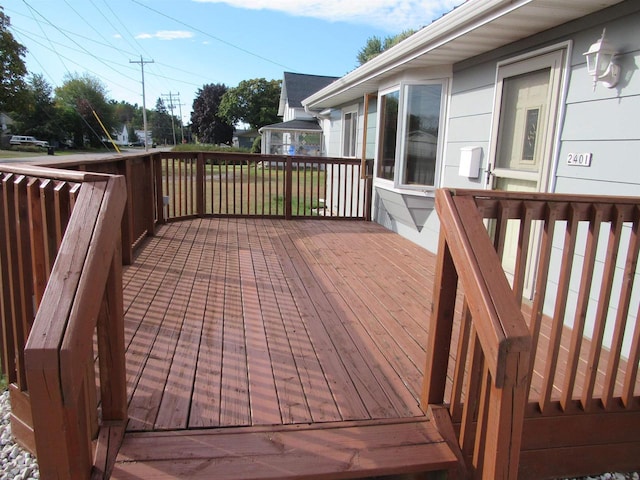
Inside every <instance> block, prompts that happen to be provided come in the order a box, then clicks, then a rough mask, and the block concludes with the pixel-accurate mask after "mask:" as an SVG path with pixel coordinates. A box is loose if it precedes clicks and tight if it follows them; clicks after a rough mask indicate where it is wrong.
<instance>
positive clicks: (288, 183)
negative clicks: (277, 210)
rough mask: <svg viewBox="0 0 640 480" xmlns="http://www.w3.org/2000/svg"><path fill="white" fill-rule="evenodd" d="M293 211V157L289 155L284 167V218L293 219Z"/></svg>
mask: <svg viewBox="0 0 640 480" xmlns="http://www.w3.org/2000/svg"><path fill="white" fill-rule="evenodd" d="M292 212H293V159H292V158H291V157H287V158H286V161H285V167H284V218H285V219H286V220H291V218H292Z"/></svg>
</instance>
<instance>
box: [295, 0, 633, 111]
mask: <svg viewBox="0 0 640 480" xmlns="http://www.w3.org/2000/svg"><path fill="white" fill-rule="evenodd" d="M621 1H622V0H520V1H514V0H469V1H467V2H466V3H464V4H463V5H461V6H460V7H458V8H456V9H455V10H453V11H452V12H450V13H449V14H447V15H445V16H443V17H442V18H440V19H439V20H436V21H435V22H433V23H432V24H431V25H429V26H427V27H425V28H423V29H422V30H420V31H419V32H418V33H416V34H414V35H413V36H411V37H409V38H408V39H407V40H405V41H403V42H401V43H400V44H398V45H396V46H395V47H393V48H391V49H389V50H387V51H386V52H384V53H382V54H380V55H379V56H378V57H376V58H374V59H373V60H370V61H369V62H367V63H366V64H364V65H362V66H361V67H359V68H357V69H356V70H354V71H352V72H350V73H348V74H347V75H345V76H344V77H342V78H340V79H338V80H336V81H335V82H333V83H332V84H330V85H328V86H327V87H325V88H323V89H322V90H320V91H318V92H316V93H315V94H313V95H311V96H310V97H308V98H306V99H305V100H303V102H302V103H303V105H305V106H306V107H308V108H309V109H311V110H323V109H326V108H331V107H335V106H338V105H341V104H343V103H346V102H350V101H353V100H354V99H357V98H361V97H363V96H364V95H365V94H367V93H372V92H376V91H377V90H378V85H379V84H380V83H381V81H383V80H384V79H385V78H387V77H389V76H391V75H394V74H395V73H396V72H398V71H399V70H400V69H401V70H405V69H414V68H428V67H438V66H443V65H444V66H447V65H453V64H455V63H457V62H460V61H462V60H466V59H468V58H472V57H475V56H476V55H480V54H483V53H487V52H490V51H492V50H495V49H497V48H500V47H502V46H505V45H508V44H510V43H513V42H515V41H518V40H522V39H525V38H527V37H530V36H532V35H535V34H537V33H540V32H542V31H544V30H548V29H550V28H553V27H557V26H559V25H562V24H563V23H566V22H569V21H571V20H575V19H577V18H580V17H583V16H585V15H589V14H591V13H594V12H597V11H598V10H602V9H604V8H606V7H609V6H611V5H614V4H616V3H620V2H621Z"/></svg>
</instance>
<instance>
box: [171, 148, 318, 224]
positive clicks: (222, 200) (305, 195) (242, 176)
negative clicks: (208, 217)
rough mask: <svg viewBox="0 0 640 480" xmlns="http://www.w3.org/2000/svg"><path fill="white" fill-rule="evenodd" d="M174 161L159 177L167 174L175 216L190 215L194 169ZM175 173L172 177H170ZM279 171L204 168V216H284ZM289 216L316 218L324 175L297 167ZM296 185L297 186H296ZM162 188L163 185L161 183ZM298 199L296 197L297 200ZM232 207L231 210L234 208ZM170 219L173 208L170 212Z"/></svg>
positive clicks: (252, 166)
mask: <svg viewBox="0 0 640 480" xmlns="http://www.w3.org/2000/svg"><path fill="white" fill-rule="evenodd" d="M192 166H193V165H191V164H189V162H181V161H178V162H176V163H175V167H169V168H168V169H167V168H166V165H163V176H164V177H166V175H167V173H168V174H169V177H170V180H169V190H170V191H169V192H166V191H165V193H164V194H165V195H166V194H169V195H170V196H171V197H172V201H173V202H178V203H176V204H175V208H176V212H175V215H176V216H181V215H189V214H192V213H194V212H193V211H192V210H191V209H190V208H189V207H188V204H189V205H192V204H193V203H194V201H193V196H194V191H193V185H194V183H193V182H194V180H195V166H193V169H192V168H191V167H192ZM174 172H175V177H173V174H174ZM284 176H285V174H284V171H283V170H282V169H277V168H272V169H263V168H261V167H259V168H256V167H255V166H254V165H251V166H247V165H210V164H209V165H206V166H205V195H204V201H205V205H204V207H205V213H207V214H210V213H213V214H233V213H238V214H250V215H256V214H257V215H260V214H263V213H264V214H266V215H284V214H285V207H284V198H283V196H284V190H285V179H284ZM292 176H293V178H292V183H293V191H292V194H293V195H292V196H293V198H292V213H293V215H295V216H299V215H304V216H307V215H317V212H315V211H314V209H317V208H318V207H319V206H321V205H319V201H318V200H319V197H320V198H322V197H324V196H325V187H324V182H325V172H324V171H318V170H313V171H312V170H311V169H304V168H300V169H299V170H294V171H293V175H292ZM298 182H299V183H300V187H298ZM163 185H164V188H165V189H166V183H164V182H163ZM298 196H299V198H298ZM234 205H235V209H234ZM170 213H171V216H173V205H172V207H171V209H170Z"/></svg>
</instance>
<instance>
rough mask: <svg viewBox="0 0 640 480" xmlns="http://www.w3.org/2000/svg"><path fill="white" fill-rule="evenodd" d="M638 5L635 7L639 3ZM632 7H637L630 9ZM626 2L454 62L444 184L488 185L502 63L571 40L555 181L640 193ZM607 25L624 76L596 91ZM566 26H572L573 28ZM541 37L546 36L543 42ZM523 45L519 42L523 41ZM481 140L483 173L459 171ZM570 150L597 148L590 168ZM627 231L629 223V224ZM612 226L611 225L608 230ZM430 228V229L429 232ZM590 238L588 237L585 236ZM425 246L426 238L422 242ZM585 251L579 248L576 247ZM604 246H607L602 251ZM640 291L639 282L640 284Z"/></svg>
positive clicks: (591, 190) (634, 46)
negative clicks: (464, 155)
mask: <svg viewBox="0 0 640 480" xmlns="http://www.w3.org/2000/svg"><path fill="white" fill-rule="evenodd" d="M630 7H631V8H630ZM634 9H635V10H636V11H635V12H633V10H634ZM630 10H631V13H630ZM637 10H638V9H637V7H633V6H632V5H631V2H627V3H626V4H624V5H623V6H622V7H621V8H619V9H618V8H615V7H614V8H611V9H608V11H607V12H606V14H605V15H600V14H596V15H592V16H590V17H586V18H584V19H580V20H578V21H577V22H572V23H571V24H568V25H566V26H563V27H560V28H557V29H554V30H553V31H548V32H544V33H543V34H541V35H539V36H537V37H533V38H530V39H527V40H525V41H523V42H518V43H516V44H513V45H510V46H508V47H507V48H505V49H501V50H500V51H496V52H494V54H493V55H491V54H488V55H485V56H483V58H482V59H475V60H471V61H467V62H464V64H462V65H458V66H457V68H456V66H454V76H453V80H452V91H451V92H452V93H451V99H450V104H449V116H448V123H447V143H446V146H445V155H444V162H445V164H444V172H443V177H442V180H443V183H442V184H443V186H446V187H455V188H483V185H484V178H482V177H483V176H484V171H485V169H486V167H487V163H488V154H489V145H490V141H491V128H492V121H493V108H494V96H495V76H496V71H497V64H498V62H499V61H501V60H506V59H509V58H513V57H516V56H518V55H522V54H525V53H529V52H535V51H536V50H539V49H540V48H543V47H546V46H550V45H556V44H559V43H561V42H566V41H570V42H571V57H570V62H569V69H568V72H567V75H568V77H567V88H566V92H564V96H563V99H564V103H563V104H562V106H561V112H560V116H559V117H560V118H559V122H558V128H559V130H558V132H559V133H558V135H557V140H558V145H557V150H556V151H557V156H556V158H552V159H550V161H551V164H550V165H551V170H550V177H551V178H550V183H549V185H550V187H551V191H555V192H558V193H578V194H590V195H591V194H594V195H598V194H602V195H628V196H638V195H640V153H639V152H640V150H639V149H640V70H639V67H638V66H640V28H639V27H640V12H638V11H637ZM604 27H606V28H607V31H606V35H607V39H608V40H609V42H610V43H611V44H612V45H614V46H615V47H616V48H617V49H618V51H619V55H618V57H617V61H618V63H619V64H620V65H621V67H622V74H621V75H622V78H621V80H620V83H619V85H618V86H617V87H615V88H613V89H609V88H606V87H604V86H603V85H601V84H598V86H597V88H596V90H595V92H594V91H593V84H592V81H591V79H590V78H589V76H588V75H587V69H586V61H585V58H584V56H583V52H585V51H587V50H588V49H589V46H590V45H591V44H592V43H594V42H595V41H597V40H598V38H599V37H600V35H601V34H602V29H603V28H604ZM567 32H572V33H571V34H567ZM536 38H538V39H539V41H536ZM520 45H521V46H522V48H519V46H520ZM464 146H480V147H482V149H483V158H482V168H481V178H478V179H467V178H464V177H460V176H459V174H458V166H459V160H460V148H461V147H464ZM569 153H591V154H592V161H591V166H590V167H578V166H569V165H567V155H568V154H569ZM625 229H626V230H628V229H629V227H627V226H625ZM604 230H606V229H604ZM423 233H424V231H423ZM606 235H607V232H606V231H604V232H603V233H602V238H601V248H602V250H603V251H606ZM582 241H584V240H582ZM420 243H421V244H423V245H426V244H427V242H425V241H424V240H423V241H421V242H420ZM562 243H563V234H562V233H558V234H557V235H556V238H555V239H554V245H556V248H555V250H554V254H553V255H554V257H553V260H552V261H551V264H550V272H549V281H548V283H549V287H548V290H547V291H548V292H550V294H548V295H547V298H546V302H545V307H544V309H545V312H546V313H552V312H553V309H554V303H555V298H554V295H553V294H552V292H555V291H557V287H558V278H559V274H560V272H559V268H560V259H561V250H560V248H561V246H562ZM577 251H578V252H579V251H580V250H579V247H578V249H577ZM602 255H603V253H600V257H602ZM624 257H625V256H624V254H622V255H620V256H619V258H618V269H617V274H616V276H615V281H614V292H615V288H616V287H618V286H619V284H620V279H621V276H622V272H623V266H624V261H625V258H624ZM581 263H582V259H581V258H580V257H578V258H577V260H576V263H575V265H574V269H573V271H574V272H575V276H574V278H572V280H571V282H570V287H571V293H570V295H569V301H568V313H567V316H566V322H567V323H568V324H571V323H572V319H573V317H574V312H573V311H572V309H574V308H575V301H576V296H577V293H576V292H577V286H578V283H579V273H580V271H581ZM602 265H603V263H602V259H600V261H598V262H597V265H596V269H595V272H594V275H593V279H594V285H599V283H600V282H601V278H602ZM636 290H638V289H636ZM639 297H640V292H638V291H635V292H634V298H633V300H632V303H631V305H632V306H631V311H632V312H633V313H632V315H635V312H637V308H638V307H637V306H638V303H639V302H640V298H639ZM597 301H598V299H597V298H593V299H592V305H591V306H590V307H589V313H588V318H587V326H586V330H585V332H586V334H587V335H589V333H588V332H589V331H590V329H591V328H592V324H593V318H594V314H595V313H594V312H595V308H596V305H597ZM616 311H617V310H616V302H613V303H612V305H611V306H610V308H609V318H615V314H616ZM610 335H611V334H610V331H609V330H607V332H606V334H605V344H606V343H608V342H609V341H610ZM629 343H630V335H629V334H627V335H626V337H625V344H624V347H623V351H624V352H628V348H629Z"/></svg>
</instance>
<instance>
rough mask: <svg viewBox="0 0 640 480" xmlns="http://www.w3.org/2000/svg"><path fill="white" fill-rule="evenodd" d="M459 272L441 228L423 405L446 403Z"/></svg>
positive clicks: (423, 407) (423, 388)
mask: <svg viewBox="0 0 640 480" xmlns="http://www.w3.org/2000/svg"><path fill="white" fill-rule="evenodd" d="M457 283H458V274H457V272H456V268H455V266H454V264H453V259H452V258H451V252H450V251H449V246H448V245H447V241H446V238H445V234H444V232H440V240H439V245H438V259H437V263H436V278H435V282H434V287H433V288H434V295H433V298H434V300H433V304H432V306H431V308H432V311H431V319H430V321H429V337H428V345H427V348H426V352H427V359H426V364H425V368H424V379H423V386H422V399H421V403H422V409H423V410H425V411H426V409H427V407H428V406H429V405H441V404H443V403H444V390H445V386H446V382H447V365H448V363H449V348H450V345H451V333H452V330H453V317H454V309H455V303H456V293H457Z"/></svg>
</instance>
